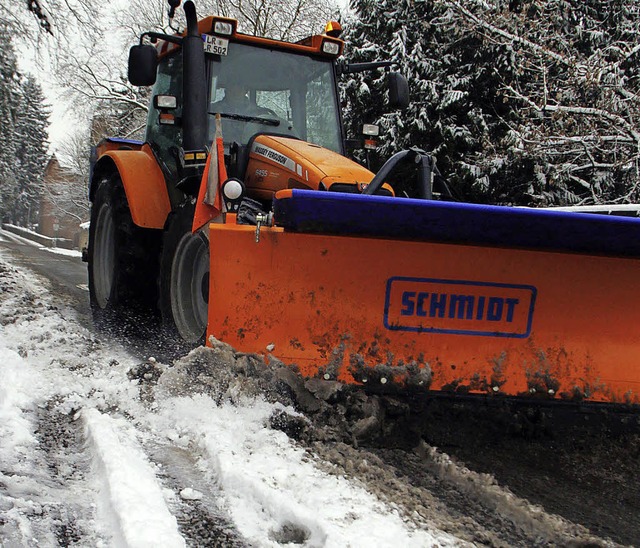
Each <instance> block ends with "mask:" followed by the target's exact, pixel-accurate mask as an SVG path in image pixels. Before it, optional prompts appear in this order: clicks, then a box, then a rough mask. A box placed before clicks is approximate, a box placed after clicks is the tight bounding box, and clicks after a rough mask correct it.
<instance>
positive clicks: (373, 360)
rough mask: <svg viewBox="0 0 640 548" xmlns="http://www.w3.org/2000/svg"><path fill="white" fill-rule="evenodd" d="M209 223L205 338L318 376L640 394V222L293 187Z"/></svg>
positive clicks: (531, 392) (529, 391)
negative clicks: (244, 219) (261, 207)
mask: <svg viewBox="0 0 640 548" xmlns="http://www.w3.org/2000/svg"><path fill="white" fill-rule="evenodd" d="M234 217H235V216H232V215H229V216H228V221H227V223H223V224H220V223H217V224H211V225H210V226H209V231H210V256H211V260H210V261H211V275H210V287H209V295H210V298H209V318H208V320H209V321H208V331H207V335H208V336H210V335H213V336H214V337H215V338H217V339H220V340H223V341H225V342H227V343H229V344H231V345H232V346H234V347H235V348H236V349H238V350H241V351H245V352H256V353H261V354H271V355H273V356H274V357H276V358H277V359H279V360H281V361H282V362H284V363H286V364H295V365H296V366H297V367H298V369H299V371H300V372H301V373H302V374H303V375H305V376H319V377H322V378H326V379H339V380H342V381H345V382H350V383H363V384H367V385H368V386H371V387H374V388H380V389H383V388H387V387H396V388H397V387H400V389H419V390H430V391H445V392H455V393H464V394H468V393H484V394H490V395H496V396H498V395H503V396H504V395H507V396H521V397H525V398H543V399H547V400H565V401H567V400H568V401H594V402H609V403H618V404H638V403H640V401H639V400H640V365H639V364H638V360H640V336H639V335H638V333H637V329H638V326H640V287H639V283H640V282H639V281H638V280H640V219H637V218H627V217H609V216H604V215H595V214H581V213H573V212H571V213H569V212H559V211H552V210H535V209H525V208H509V207H501V206H481V205H472V204H459V203H449V202H438V201H430V200H413V199H399V198H390V197H383V196H363V195H355V194H354V195H352V194H340V193H333V192H314V191H303V190H285V191H281V192H279V193H278V194H277V195H276V198H275V200H274V219H275V223H274V226H272V227H267V226H264V227H258V228H256V227H255V226H248V225H239V224H235V222H233V219H234Z"/></svg>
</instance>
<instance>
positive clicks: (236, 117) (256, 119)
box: [209, 111, 280, 127]
mask: <svg viewBox="0 0 640 548" xmlns="http://www.w3.org/2000/svg"><path fill="white" fill-rule="evenodd" d="M209 114H220V117H221V118H229V119H231V120H240V121H243V122H256V123H258V124H263V125H265V126H276V127H277V126H279V125H280V120H275V119H273V118H261V117H260V116H246V115H244V114H230V113H227V112H220V113H218V112H212V111H209Z"/></svg>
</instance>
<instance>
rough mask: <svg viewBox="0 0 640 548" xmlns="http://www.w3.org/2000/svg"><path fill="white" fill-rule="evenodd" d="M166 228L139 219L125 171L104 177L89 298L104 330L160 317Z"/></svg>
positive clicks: (94, 221)
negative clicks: (161, 261)
mask: <svg viewBox="0 0 640 548" xmlns="http://www.w3.org/2000/svg"><path fill="white" fill-rule="evenodd" d="M160 242H161V233H160V231H159V230H153V229H148V228H141V227H138V226H136V225H135V224H134V223H133V220H132V218H131V212H130V210H129V205H128V203H127V198H126V195H125V192H124V187H123V186H122V181H121V180H120V177H119V175H118V174H117V173H116V174H113V175H111V176H109V177H106V178H104V179H102V180H101V181H100V182H99V183H98V188H97V189H96V193H95V196H94V199H93V204H92V207H91V224H90V227H89V247H88V271H89V301H90V304H91V312H92V315H93V320H94V324H95V325H96V327H98V328H99V329H108V330H116V331H125V332H128V333H131V332H132V330H134V332H135V331H137V330H138V329H139V328H140V327H143V326H146V325H148V323H149V321H152V320H154V319H155V320H156V321H157V318H158V307H157V302H158V290H157V284H156V280H157V278H158V257H159V253H160Z"/></svg>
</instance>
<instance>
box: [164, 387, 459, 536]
mask: <svg viewBox="0 0 640 548" xmlns="http://www.w3.org/2000/svg"><path fill="white" fill-rule="evenodd" d="M277 407H278V406H277V405H276V406H274V405H273V404H268V403H267V402H264V401H262V400H260V399H247V400H246V402H245V404H244V405H243V404H241V403H239V402H238V403H237V404H236V405H234V404H231V403H222V404H220V405H218V404H216V403H215V402H214V401H213V400H212V399H211V398H209V397H206V396H194V397H182V398H180V397H179V398H174V399H170V400H167V401H165V402H164V403H161V404H160V409H159V416H160V417H161V419H162V420H164V421H166V420H172V421H174V425H175V428H176V431H178V432H181V433H182V435H187V436H188V437H189V438H190V439H191V440H193V441H194V442H196V443H198V444H199V449H200V451H202V453H203V456H204V458H205V459H206V461H207V463H208V467H210V468H211V469H212V470H213V473H214V477H215V478H217V480H218V482H219V484H220V486H221V488H222V492H223V494H224V497H225V499H226V506H227V508H228V510H229V513H230V514H231V516H232V517H233V520H234V522H235V523H236V524H237V526H238V529H239V531H240V533H241V534H243V535H244V536H245V537H246V538H247V539H248V541H249V542H250V543H253V544H257V545H259V546H280V545H282V544H288V543H296V544H304V545H305V546H336V547H337V546H351V547H357V546H363V547H364V546H366V547H369V546H394V545H395V546H406V547H411V546H415V547H422V546H461V545H464V543H461V542H460V541H459V540H457V539H455V538H454V537H451V536H449V535H446V534H443V533H442V532H440V531H437V530H435V529H433V528H431V530H427V527H424V524H423V526H422V527H416V526H407V524H406V523H405V522H404V521H403V520H402V519H401V518H400V517H399V516H398V513H397V511H396V510H395V509H394V508H389V507H386V506H385V504H384V503H382V502H381V501H380V500H379V499H378V498H376V497H375V496H373V495H371V494H370V493H369V492H368V491H367V490H366V489H365V488H363V487H362V486H360V485H357V484H354V483H350V482H348V481H347V480H346V479H344V478H340V477H337V476H335V475H332V474H329V473H327V472H326V471H323V470H321V469H320V468H319V467H318V466H316V464H315V463H314V461H313V459H311V458H309V456H308V455H307V453H306V452H305V450H304V449H302V448H300V447H297V446H296V445H295V444H294V443H293V442H292V441H291V440H289V438H288V437H287V436H286V434H284V433H283V432H280V431H276V430H272V429H270V428H267V427H266V425H267V424H268V421H269V417H270V416H271V414H272V413H273V412H274V409H275V408H277Z"/></svg>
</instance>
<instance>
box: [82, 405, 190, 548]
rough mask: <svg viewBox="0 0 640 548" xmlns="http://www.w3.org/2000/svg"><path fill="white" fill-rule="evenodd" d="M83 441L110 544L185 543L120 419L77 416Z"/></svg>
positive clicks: (92, 413)
mask: <svg viewBox="0 0 640 548" xmlns="http://www.w3.org/2000/svg"><path fill="white" fill-rule="evenodd" d="M82 418H83V421H84V423H85V426H86V431H87V438H88V439H87V441H88V444H89V446H90V448H91V450H92V458H93V462H94V464H95V468H96V469H97V471H98V475H99V477H100V478H101V484H102V485H101V486H100V496H99V501H100V502H99V511H100V512H101V513H102V514H103V516H104V519H105V520H107V521H110V522H111V524H112V531H113V532H114V535H115V538H114V541H115V543H116V544H117V545H119V546H127V547H128V548H146V547H149V548H151V547H153V548H181V547H184V546H186V543H185V540H184V538H183V537H182V535H181V534H180V533H179V531H178V523H177V520H176V518H175V516H173V514H172V513H171V512H170V511H169V509H168V507H167V504H166V502H165V499H164V497H165V495H167V494H169V493H167V491H165V490H163V489H162V487H161V485H160V483H159V482H158V480H157V479H156V475H155V470H154V468H153V466H152V464H151V463H150V462H149V461H148V459H147V458H146V456H145V454H144V453H143V451H142V449H141V448H140V447H139V445H138V444H137V443H136V441H135V440H134V438H133V436H132V435H131V434H130V433H129V432H128V430H129V428H130V426H129V425H128V424H127V423H126V421H125V420H124V419H116V418H112V417H110V416H108V415H105V414H102V413H100V412H99V411H97V410H95V409H85V410H83V411H82Z"/></svg>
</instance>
